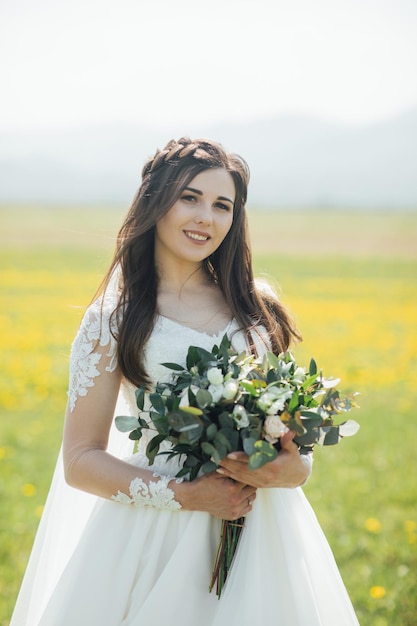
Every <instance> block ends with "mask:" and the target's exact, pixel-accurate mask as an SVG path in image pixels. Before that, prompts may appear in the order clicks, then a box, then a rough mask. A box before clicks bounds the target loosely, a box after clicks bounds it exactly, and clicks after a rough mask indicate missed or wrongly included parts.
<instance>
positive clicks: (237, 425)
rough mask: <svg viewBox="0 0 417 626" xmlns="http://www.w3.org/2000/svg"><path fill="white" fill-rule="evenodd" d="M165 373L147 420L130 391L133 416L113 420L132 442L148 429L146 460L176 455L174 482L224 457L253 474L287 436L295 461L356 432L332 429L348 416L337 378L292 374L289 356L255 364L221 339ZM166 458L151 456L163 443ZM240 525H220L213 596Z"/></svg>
mask: <svg viewBox="0 0 417 626" xmlns="http://www.w3.org/2000/svg"><path fill="white" fill-rule="evenodd" d="M163 365H164V366H165V367H167V368H169V369H170V370H172V372H173V373H172V377H171V380H170V381H169V382H164V383H158V384H157V385H156V388H155V391H154V392H151V393H150V394H149V401H150V405H151V407H150V411H149V416H150V420H149V421H148V420H147V419H145V417H142V415H143V414H144V413H143V412H144V405H145V395H146V391H145V388H140V389H138V390H137V392H136V400H137V406H138V409H139V417H138V418H135V417H132V416H129V417H127V416H119V417H117V418H116V425H117V427H118V428H119V430H121V431H124V432H129V431H130V434H129V437H130V438H131V439H133V440H138V439H140V438H141V437H142V432H143V430H145V429H149V428H151V429H154V430H155V436H154V437H153V438H152V439H151V440H150V441H149V443H148V446H147V449H146V455H147V457H148V459H149V463H150V464H152V463H153V461H154V458H155V456H156V455H157V454H158V453H159V454H166V455H168V458H173V457H174V456H177V455H179V456H181V457H182V458H183V459H184V460H183V463H182V468H181V470H180V471H179V472H178V474H177V476H178V477H182V476H188V478H189V480H193V479H195V478H197V477H198V476H199V475H201V474H204V473H207V472H212V471H213V470H215V469H216V468H217V467H218V464H219V462H220V461H221V460H222V459H224V458H225V457H226V456H227V455H228V454H229V453H230V452H235V451H244V452H245V453H246V454H247V455H248V463H249V467H250V468H251V469H253V470H255V469H257V468H260V467H262V465H264V464H265V463H268V462H270V461H273V460H274V459H275V458H276V457H277V456H278V453H279V450H280V443H279V440H280V437H281V435H283V434H284V432H286V431H287V430H288V429H290V430H292V431H295V433H296V436H295V438H294V440H293V441H294V442H295V443H296V444H297V445H298V447H299V451H300V454H306V453H309V452H311V451H312V449H313V447H314V445H315V444H320V445H333V444H337V443H338V442H339V441H340V439H341V438H342V437H344V436H348V435H353V434H355V433H356V432H357V430H358V429H359V425H358V424H357V423H356V422H354V421H353V420H347V421H346V420H345V421H342V422H341V423H338V424H336V423H335V420H334V418H335V416H336V415H340V414H344V413H346V412H348V411H350V410H351V409H352V408H353V407H355V406H356V404H355V396H356V394H355V393H353V394H351V395H350V396H342V395H341V394H340V393H339V391H338V390H337V389H336V386H337V385H338V383H339V382H340V380H339V379H334V378H325V377H324V376H323V375H322V373H321V372H319V371H318V368H317V365H316V363H315V361H314V359H312V360H311V362H310V365H309V368H308V370H307V369H305V368H303V367H299V366H298V365H297V363H296V362H295V360H294V357H293V355H292V354H291V352H285V353H282V354H280V355H278V356H276V355H275V354H273V353H272V352H267V353H266V354H265V355H264V356H262V357H259V358H257V357H255V356H253V355H248V354H247V353H246V352H242V353H238V352H236V351H235V350H234V349H233V348H232V346H231V343H230V340H229V339H228V337H227V336H226V335H225V336H224V337H223V339H222V341H221V343H220V345H214V346H213V348H212V350H211V352H209V351H207V350H205V349H203V348H199V347H197V346H190V348H189V349H188V353H187V359H186V366H185V367H183V366H181V365H178V364H177V363H163ZM165 440H167V441H169V442H170V443H171V448H170V450H169V451H163V452H159V448H160V445H161V443H162V442H163V441H165ZM243 522H244V519H243V518H242V519H241V520H237V521H236V522H230V521H223V526H222V536H221V541H220V545H219V552H218V554H217V557H216V563H215V567H214V571H213V577H212V581H211V585H210V591H211V589H212V588H213V586H214V584H215V583H217V586H216V589H217V594H218V595H219V596H220V594H221V590H222V588H223V586H224V583H225V581H226V577H227V573H228V571H229V569H230V567H231V564H232V559H233V555H234V552H235V549H236V546H237V542H238V539H239V536H240V532H241V529H242V527H243Z"/></svg>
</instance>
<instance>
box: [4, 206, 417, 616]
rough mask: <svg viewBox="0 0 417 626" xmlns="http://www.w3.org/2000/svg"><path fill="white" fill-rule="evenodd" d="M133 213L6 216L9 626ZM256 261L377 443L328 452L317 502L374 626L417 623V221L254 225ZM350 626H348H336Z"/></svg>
mask: <svg viewBox="0 0 417 626" xmlns="http://www.w3.org/2000/svg"><path fill="white" fill-rule="evenodd" d="M123 213H124V211H123V210H121V209H120V208H114V209H111V208H106V209H99V208H90V209H89V208H83V207H80V208H74V209H71V210H70V209H68V208H65V207H62V208H55V209H52V208H49V209H45V208H40V207H8V208H7V207H3V208H0V224H1V228H0V244H1V246H0V258H1V279H0V280H1V283H0V284H1V297H2V303H3V304H2V307H1V310H0V320H1V326H0V328H1V352H2V355H1V364H2V376H1V379H0V411H1V420H0V477H1V480H0V513H1V514H0V590H1V593H0V626H7V624H8V623H9V619H10V615H11V612H12V608H13V604H14V601H15V597H16V594H17V592H18V588H19V584H20V581H21V577H22V575H23V572H24V568H25V565H26V562H27V558H28V555H29V552H30V548H31V544H32V541H33V537H34V533H35V532H36V527H37V524H38V522H39V517H40V515H41V511H42V505H43V503H44V500H45V497H46V494H47V491H48V487H49V481H50V478H51V472H52V470H53V467H54V464H55V460H56V456H57V453H58V449H59V445H60V439H61V431H62V419H63V413H64V408H65V403H66V388H67V368H68V355H69V348H70V344H71V341H72V339H73V335H74V333H75V332H76V329H77V326H78V323H79V320H80V316H81V314H82V311H83V307H84V306H85V305H87V304H88V302H89V301H90V299H91V297H92V296H93V293H94V291H95V288H96V287H97V285H98V282H99V280H100V278H101V276H102V274H103V272H104V270H105V269H106V266H107V263H108V261H109V259H110V257H111V253H112V249H113V244H114V237H115V234H116V231H117V228H118V226H119V224H120V222H121V219H122V216H123ZM250 223H251V232H252V233H253V252H254V262H255V268H256V271H257V273H259V274H262V275H266V276H267V277H268V278H269V279H270V280H272V281H273V282H274V283H275V284H276V286H277V287H278V288H279V289H280V291H281V297H282V300H283V301H284V302H285V303H286V304H287V305H288V306H289V307H290V309H291V310H292V312H293V314H294V316H295V318H296V320H297V323H298V325H299V327H300V330H301V331H302V334H303V337H304V341H303V343H302V344H300V345H299V346H297V347H296V348H295V353H296V355H297V358H298V360H299V362H301V363H305V364H307V363H308V361H309V359H310V357H311V356H314V357H315V358H316V360H317V362H318V364H319V365H320V366H321V367H322V368H323V370H324V373H325V374H328V375H334V376H340V377H341V378H342V384H341V388H342V389H345V390H357V391H359V392H360V394H361V395H360V401H359V403H360V406H361V408H360V409H359V410H358V411H357V412H356V413H355V414H354V415H352V417H354V418H355V419H356V420H357V421H359V422H360V423H361V430H360V432H359V433H358V435H356V436H355V437H354V438H351V439H346V440H344V441H343V442H342V443H341V444H340V445H339V446H336V447H335V448H326V449H317V451H316V453H315V467H314V472H313V475H312V477H311V479H310V481H309V482H308V484H307V485H306V487H305V492H306V494H307V496H308V498H309V500H310V502H311V503H312V505H313V507H314V509H315V511H316V513H317V516H318V518H319V521H320V523H321V525H322V527H323V529H324V530H325V532H326V534H327V536H328V539H329V541H330V544H331V546H332V548H333V551H334V554H335V557H336V560H337V562H338V564H339V567H340V570H341V573H342V576H343V578H344V580H345V583H346V586H347V588H348V591H349V593H350V596H351V598H352V601H353V604H354V606H355V608H356V611H357V613H358V617H359V621H360V623H361V625H362V626H415V624H416V623H417V617H416V616H417V595H416V589H417V483H416V479H415V475H416V465H417V463H416V452H415V440H416V435H417V425H416V416H415V406H416V404H417V391H416V387H417V385H416V381H417V332H416V327H417V271H416V270H417V213H407V214H393V213H377V212H375V213H360V212H353V213H349V212H347V211H333V212H332V211H330V210H326V211H291V212H276V213H272V212H271V213H261V212H256V211H251V212H250ZM335 626H337V625H335Z"/></svg>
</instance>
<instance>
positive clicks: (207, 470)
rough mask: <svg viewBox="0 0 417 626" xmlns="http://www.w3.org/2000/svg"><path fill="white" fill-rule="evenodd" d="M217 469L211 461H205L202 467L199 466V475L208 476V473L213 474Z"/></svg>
mask: <svg viewBox="0 0 417 626" xmlns="http://www.w3.org/2000/svg"><path fill="white" fill-rule="evenodd" d="M217 467H218V465H217V464H216V463H214V462H213V461H207V462H206V463H203V465H202V466H201V473H202V474H209V473H210V472H214V470H216V469H217Z"/></svg>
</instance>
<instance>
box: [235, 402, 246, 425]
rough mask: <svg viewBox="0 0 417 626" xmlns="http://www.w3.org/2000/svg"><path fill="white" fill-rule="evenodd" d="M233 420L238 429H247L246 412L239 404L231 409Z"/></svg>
mask: <svg viewBox="0 0 417 626" xmlns="http://www.w3.org/2000/svg"><path fill="white" fill-rule="evenodd" d="M233 419H234V420H235V422H236V424H237V426H238V428H247V427H248V426H249V424H250V422H249V416H248V412H247V410H246V409H245V407H244V406H242V405H241V404H236V405H235V407H234V408H233Z"/></svg>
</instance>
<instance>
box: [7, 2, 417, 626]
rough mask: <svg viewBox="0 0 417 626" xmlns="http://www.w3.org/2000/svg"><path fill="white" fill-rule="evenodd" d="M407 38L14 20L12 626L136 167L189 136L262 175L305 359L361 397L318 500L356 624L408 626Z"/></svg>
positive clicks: (264, 15) (78, 18) (278, 9)
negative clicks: (73, 369) (79, 349)
mask: <svg viewBox="0 0 417 626" xmlns="http://www.w3.org/2000/svg"><path fill="white" fill-rule="evenodd" d="M416 33H417V3H416V2H415V0H286V1H285V2H284V1H283V0H274V1H273V0H211V1H210V2H205V3H201V2H198V1H197V0H193V1H192V0H148V1H147V2H144V0H114V1H110V0H101V1H95V0H83V1H82V2H81V0H72V1H71V2H68V1H64V0H36V1H33V0H0V89H1V97H0V294H1V298H2V306H1V307H0V335H1V338H0V352H1V354H0V364H1V368H2V375H1V376H0V477H1V480H0V590H1V593H0V626H9V619H10V615H11V612H12V609H13V606H14V602H15V598H16V595H17V592H18V589H19V585H20V582H21V578H22V576H23V572H24V570H25V567H26V563H27V559H28V555H29V553H30V549H31V545H32V542H33V537H34V534H35V532H36V528H37V525H38V522H39V518H40V516H41V514H42V510H43V504H44V502H45V498H46V495H47V492H48V488H49V484H50V479H51V474H52V471H53V466H54V464H55V460H56V456H57V452H58V449H59V445H60V441H61V433H62V422H63V414H64V411H65V403H66V390H67V378H68V359H69V351H70V345H71V342H72V339H73V337H74V334H75V332H76V330H77V328H78V325H79V321H80V317H81V315H82V312H83V311H84V309H85V306H86V305H88V302H90V300H91V298H92V297H93V294H94V292H95V289H96V288H97V285H98V283H99V281H100V279H101V278H102V276H103V273H104V272H105V270H106V268H107V265H108V263H109V260H110V258H111V255H112V252H113V248H114V241H115V235H116V233H117V229H118V227H119V226H120V223H121V220H122V217H123V215H124V214H125V212H126V209H127V207H128V205H129V203H130V201H131V199H132V197H133V195H134V193H135V190H136V188H137V187H138V185H139V182H140V172H141V168H142V165H143V162H144V159H145V158H146V156H147V155H149V154H151V153H153V152H154V150H155V148H156V147H157V146H159V147H162V146H163V144H165V143H166V141H167V140H168V139H170V138H171V137H176V138H178V137H181V136H182V135H189V136H192V137H193V136H207V137H210V138H212V139H216V140H219V141H221V142H222V143H223V144H224V145H225V146H226V147H227V148H228V149H230V150H234V151H236V152H238V153H240V154H241V155H242V156H244V157H245V158H246V159H247V161H248V163H249V165H250V168H251V184H250V196H249V222H250V231H251V241H252V247H253V253H254V265H255V270H256V272H257V274H262V275H265V274H266V276H267V278H268V279H270V280H272V282H273V283H274V284H275V285H276V286H277V288H278V290H279V292H280V297H281V298H282V300H283V301H284V303H285V305H287V306H288V307H289V308H290V310H291V311H292V312H293V314H294V316H295V319H296V322H297V324H298V326H299V328H300V329H301V331H302V333H303V336H304V341H303V343H302V344H300V345H299V346H296V348H295V349H296V352H295V353H296V356H297V359H298V360H299V362H300V363H308V361H309V359H310V357H311V356H314V357H315V358H316V360H317V362H318V363H319V364H320V366H322V367H323V370H324V371H325V372H326V373H327V374H330V375H334V376H337V377H339V376H340V377H341V378H342V384H341V387H342V389H343V390H357V391H359V392H360V396H359V397H360V409H359V411H358V412H357V414H355V416H354V419H357V421H358V422H359V423H360V424H361V429H360V431H359V433H358V434H357V435H356V436H355V437H353V438H351V439H349V440H344V441H342V442H341V444H340V445H339V446H336V447H335V449H326V450H321V449H317V450H316V452H315V459H316V460H315V466H314V472H313V475H312V477H311V479H310V480H309V482H308V483H307V485H306V487H305V492H306V495H307V497H308V498H309V500H310V502H311V503H312V505H313V507H314V510H315V511H316V513H317V515H318V518H319V521H320V523H321V525H322V527H323V529H324V531H325V533H326V535H327V537H328V539H329V542H330V545H331V547H332V549H333V551H334V553H335V557H336V560H337V563H338V566H339V568H340V571H341V573H342V576H343V579H344V580H345V583H346V586H347V589H348V591H349V594H350V596H351V598H352V602H353V604H354V606H355V609H356V611H357V613H358V617H359V621H360V623H361V626H415V624H416V615H417V597H416V593H415V590H416V588H417V574H416V572H417V485H416V481H415V477H414V476H415V471H413V468H414V467H415V459H416V453H415V441H416V432H417V426H416V416H415V412H416V411H415V407H416V405H417V392H416V384H415V383H416V380H417V331H416V320H417V263H416V260H417V81H416V68H417V37H416ZM277 616H279V607H277ZM277 619H278V617H277ZM335 626H336V625H335Z"/></svg>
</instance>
